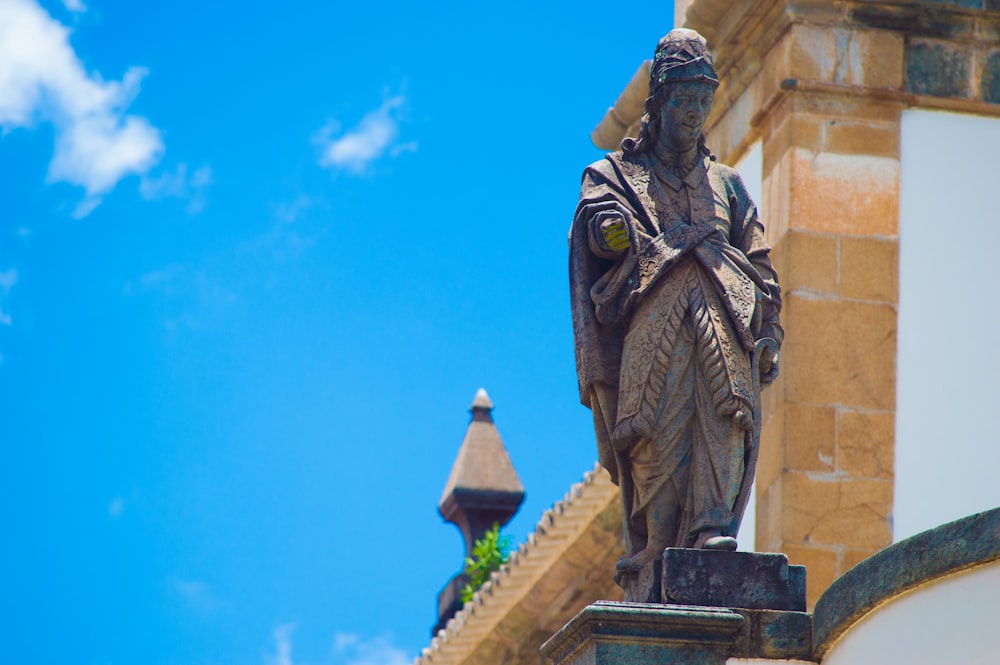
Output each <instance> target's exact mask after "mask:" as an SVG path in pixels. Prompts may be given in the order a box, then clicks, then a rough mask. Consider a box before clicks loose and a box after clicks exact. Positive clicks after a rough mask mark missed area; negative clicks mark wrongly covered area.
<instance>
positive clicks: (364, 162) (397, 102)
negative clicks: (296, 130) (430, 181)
mask: <svg viewBox="0 0 1000 665" xmlns="http://www.w3.org/2000/svg"><path fill="white" fill-rule="evenodd" d="M405 103H406V99H405V98H404V97H403V95H396V96H394V97H390V98H388V99H386V100H385V101H384V102H382V105H381V106H379V107H378V108H377V109H375V110H373V111H369V112H368V113H366V114H365V115H364V117H363V118H361V122H359V123H358V124H357V125H356V126H355V127H352V128H350V129H348V130H347V131H345V132H343V133H341V131H340V130H341V126H340V123H339V122H337V121H336V120H332V121H330V122H329V123H327V124H326V125H325V126H324V127H323V128H322V129H321V130H320V131H319V132H318V133H317V134H316V136H315V137H314V140H315V142H316V143H317V144H318V145H319V146H320V157H319V165H320V166H322V167H325V168H333V169H344V170H347V171H349V172H351V173H363V172H365V171H366V170H367V169H368V167H369V166H370V165H371V164H372V163H374V162H375V161H376V160H378V159H379V158H381V157H382V156H384V155H385V154H386V153H388V154H389V155H390V156H392V157H395V156H396V155H398V154H400V153H401V152H411V151H413V150H416V148H417V144H416V142H413V141H410V142H408V143H405V144H402V145H397V143H396V140H397V139H398V138H399V115H400V112H401V110H402V108H403V106H404V104H405Z"/></svg>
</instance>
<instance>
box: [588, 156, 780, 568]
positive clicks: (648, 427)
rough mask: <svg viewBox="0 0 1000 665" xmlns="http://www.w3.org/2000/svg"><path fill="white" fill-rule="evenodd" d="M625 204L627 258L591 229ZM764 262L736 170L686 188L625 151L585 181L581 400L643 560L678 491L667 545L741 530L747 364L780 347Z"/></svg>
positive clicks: (722, 170) (703, 174) (687, 180)
mask: <svg viewBox="0 0 1000 665" xmlns="http://www.w3.org/2000/svg"><path fill="white" fill-rule="evenodd" d="M616 205H617V206H621V207H623V208H624V209H626V210H627V211H628V212H629V213H630V214H629V215H628V218H627V219H626V224H627V227H628V229H627V230H628V234H629V239H630V247H629V249H628V250H627V251H626V252H625V253H624V254H621V253H620V252H613V251H610V250H608V248H607V247H606V245H604V243H603V242H602V238H601V237H600V232H599V229H598V228H597V223H596V221H595V216H596V215H597V214H598V213H600V212H601V211H605V210H609V209H611V208H612V207H614V206H616ZM768 252H769V248H768V246H767V244H766V243H765V241H764V237H763V227H762V226H761V224H760V221H759V220H758V218H757V212H756V208H755V207H754V205H753V202H752V201H751V199H750V196H749V195H748V193H747V191H746V188H745V186H744V185H743V182H742V181H741V179H740V177H739V175H738V174H737V173H736V172H735V171H734V170H733V169H731V168H729V167H727V166H723V165H721V164H717V163H716V162H714V161H711V160H710V159H708V158H703V159H700V160H699V161H698V162H697V163H696V164H695V166H694V168H693V169H692V170H691V171H690V172H688V173H687V175H686V176H685V177H684V178H683V179H681V178H678V177H677V176H675V175H674V174H672V173H671V172H669V171H667V170H666V169H663V168H662V167H661V168H659V170H658V171H656V172H654V167H653V165H652V163H651V161H650V159H649V157H647V156H646V155H644V154H638V155H631V156H630V155H623V154H622V153H620V152H616V153H613V154H610V155H608V156H607V158H605V159H604V160H601V161H599V162H596V163H595V164H592V165H591V166H589V167H588V168H587V169H586V170H585V171H584V175H583V186H582V191H581V195H580V204H579V206H578V208H577V212H576V217H575V219H574V222H573V228H572V229H571V231H570V285H571V294H572V309H573V325H574V333H575V337H576V360H577V372H578V378H579V387H580V398H581V402H582V403H583V404H584V405H586V406H588V407H590V408H591V409H592V410H593V411H594V419H595V429H596V431H597V439H598V451H599V455H600V459H601V463H602V464H603V465H604V466H605V467H606V468H607V469H608V471H609V472H610V473H611V476H612V479H613V480H615V482H618V483H619V484H620V485H621V486H622V492H623V499H624V501H625V507H626V510H627V513H626V514H627V515H628V516H629V518H628V520H627V525H629V528H628V529H627V530H626V531H627V535H630V536H631V538H630V540H631V541H632V545H633V546H634V547H633V549H635V550H638V549H641V546H642V544H643V542H644V541H645V539H646V537H647V535H648V534H646V533H645V516H644V510H645V508H646V506H647V505H648V504H649V503H650V501H651V500H652V499H653V497H654V496H655V495H656V494H657V493H658V492H663V491H669V492H672V493H673V494H674V495H675V496H676V504H677V510H678V511H679V513H680V514H679V515H677V516H674V517H673V518H672V519H670V520H667V521H668V522H669V523H670V525H671V526H670V528H671V529H675V530H676V533H673V534H671V536H670V543H669V544H672V545H674V546H680V547H683V546H691V545H692V544H693V543H694V539H695V537H696V536H697V532H698V531H700V530H702V529H712V528H718V529H720V530H721V531H722V532H723V534H724V535H734V536H735V534H736V531H737V530H738V528H739V522H740V519H741V518H742V513H743V509H744V508H745V503H746V499H747V497H748V496H749V486H750V483H752V481H753V471H754V469H753V468H752V466H753V463H752V461H753V460H755V459H756V451H749V450H748V449H747V447H748V446H749V445H751V444H750V442H751V440H753V438H754V437H753V436H752V432H750V430H751V429H752V428H753V427H754V425H753V417H752V414H753V412H754V410H755V409H757V408H759V394H756V393H757V392H759V388H755V383H754V380H753V377H752V376H751V356H752V353H753V349H754V345H755V342H756V341H757V339H759V338H761V337H771V338H774V339H775V340H776V341H777V342H778V343H779V344H780V342H781V338H782V331H781V327H780V325H779V323H778V312H779V310H780V306H781V301H780V290H779V288H778V283H777V277H776V275H775V273H774V270H773V268H772V266H771V263H770V260H769V258H768ZM751 453H752V454H751ZM633 553H634V552H629V554H633Z"/></svg>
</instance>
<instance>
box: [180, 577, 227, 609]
mask: <svg viewBox="0 0 1000 665" xmlns="http://www.w3.org/2000/svg"><path fill="white" fill-rule="evenodd" d="M169 583H170V587H171V589H173V591H174V593H175V594H177V595H178V596H180V597H181V599H182V600H184V602H185V604H187V605H188V606H189V607H191V608H193V609H195V610H198V611H200V612H213V611H215V610H217V609H219V607H221V605H222V603H221V602H220V601H219V599H218V598H216V596H215V594H214V593H213V592H212V589H211V588H210V587H209V586H208V585H207V584H205V583H204V582H199V581H197V580H188V579H184V578H181V577H171V578H170V580H169Z"/></svg>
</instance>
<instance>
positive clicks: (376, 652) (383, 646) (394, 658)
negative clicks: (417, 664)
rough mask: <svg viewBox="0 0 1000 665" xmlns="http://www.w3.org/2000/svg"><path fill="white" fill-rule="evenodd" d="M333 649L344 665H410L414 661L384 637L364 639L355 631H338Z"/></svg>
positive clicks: (339, 661)
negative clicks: (354, 632)
mask: <svg viewBox="0 0 1000 665" xmlns="http://www.w3.org/2000/svg"><path fill="white" fill-rule="evenodd" d="M333 650H334V653H335V654H336V655H337V656H338V661H337V662H338V663H343V665H409V664H410V663H411V662H413V658H412V657H411V656H407V655H406V652H405V651H403V650H402V649H400V648H398V647H395V646H393V645H392V644H391V643H390V642H389V640H388V639H386V638H384V637H376V638H374V639H371V640H363V639H361V637H360V636H358V635H355V634H353V633H337V634H336V635H335V636H334V638H333Z"/></svg>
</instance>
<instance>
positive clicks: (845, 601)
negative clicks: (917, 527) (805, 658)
mask: <svg viewBox="0 0 1000 665" xmlns="http://www.w3.org/2000/svg"><path fill="white" fill-rule="evenodd" d="M996 560H1000V508H994V509H993V510H988V511H985V512H982V513H977V514H975V515H970V516H968V517H963V518H962V519H959V520H956V521H954V522H949V523H947V524H944V525H942V526H939V527H936V528H934V529H930V530H928V531H924V532H923V533H919V534H917V535H915V536H913V537H911V538H907V539H906V540H903V541H901V542H898V543H896V544H895V545H891V546H889V547H887V548H885V549H884V550H882V551H881V552H879V553H877V554H875V555H873V556H871V557H869V558H867V559H865V560H864V561H862V562H861V563H859V564H858V565H857V566H855V567H854V568H852V569H851V570H849V571H847V572H846V573H844V575H843V576H841V577H840V578H839V579H838V580H837V581H836V582H834V583H833V584H832V585H830V588H829V589H827V591H826V593H824V594H823V595H822V596H821V597H820V599H819V601H818V602H817V603H816V608H815V610H814V614H813V657H814V658H815V659H816V660H820V659H822V657H823V656H824V655H825V654H826V653H827V651H829V650H830V648H831V647H832V646H833V645H834V643H836V641H837V640H838V639H839V638H840V637H841V636H842V635H843V634H844V633H845V632H846V631H847V630H848V629H850V628H851V627H852V626H853V625H855V624H856V623H857V622H858V621H860V620H861V619H863V618H864V617H865V616H866V615H868V614H869V613H870V612H871V611H872V610H874V609H875V608H877V607H879V606H880V605H883V604H884V603H887V602H889V601H891V600H893V599H895V598H897V597H898V596H901V595H902V594H904V593H906V592H907V591H910V590H912V589H915V588H917V587H919V586H921V585H924V584H927V583H928V582H932V581H934V580H936V579H939V578H942V577H946V576H948V575H952V574H954V573H958V572H961V571H963V570H967V569H969V568H973V567H975V566H980V565H983V564H988V563H990V562H993V561H996Z"/></svg>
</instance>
